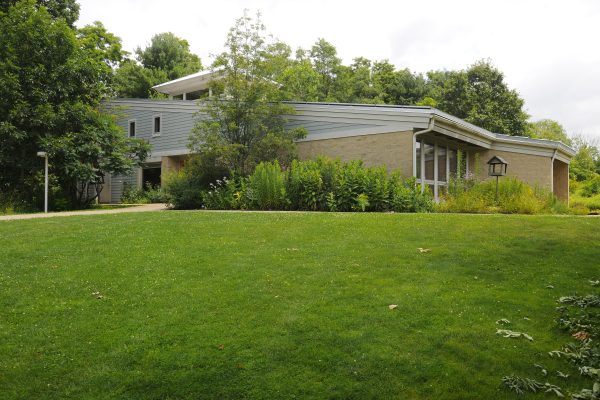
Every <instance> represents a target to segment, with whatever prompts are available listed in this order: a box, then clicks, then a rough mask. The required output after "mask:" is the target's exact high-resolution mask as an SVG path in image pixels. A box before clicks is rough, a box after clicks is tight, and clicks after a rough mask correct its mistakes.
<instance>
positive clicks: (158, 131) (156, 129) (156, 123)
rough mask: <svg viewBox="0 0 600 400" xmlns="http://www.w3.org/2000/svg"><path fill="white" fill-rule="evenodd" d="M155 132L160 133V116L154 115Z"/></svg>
mask: <svg viewBox="0 0 600 400" xmlns="http://www.w3.org/2000/svg"><path fill="white" fill-rule="evenodd" d="M154 133H160V117H154Z"/></svg>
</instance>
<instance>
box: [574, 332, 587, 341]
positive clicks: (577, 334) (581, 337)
mask: <svg viewBox="0 0 600 400" xmlns="http://www.w3.org/2000/svg"><path fill="white" fill-rule="evenodd" d="M571 336H573V337H574V338H575V339H577V340H579V341H581V342H583V341H584V340H586V339H589V338H590V334H589V333H588V332H586V331H579V332H575V333H574V334H572V335H571Z"/></svg>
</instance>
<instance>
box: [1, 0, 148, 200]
mask: <svg viewBox="0 0 600 400" xmlns="http://www.w3.org/2000/svg"><path fill="white" fill-rule="evenodd" d="M0 37H2V39H3V40H2V41H0V192H2V193H12V195H13V196H17V197H19V198H21V199H23V200H25V201H29V202H34V201H35V199H36V197H37V196H38V195H39V193H40V186H39V183H40V182H39V178H40V174H41V171H42V165H43V163H42V162H41V160H40V158H39V157H37V156H36V153H37V152H38V151H40V150H45V151H47V152H48V153H49V156H50V157H49V158H50V172H51V174H52V176H51V177H52V179H51V180H52V182H53V186H54V190H55V192H56V193H55V194H56V196H54V199H57V198H62V200H63V202H64V203H65V206H68V205H71V206H75V205H84V204H83V203H85V202H86V201H87V197H86V196H84V195H82V192H81V191H80V189H81V185H82V184H83V185H87V184H89V183H90V182H92V183H100V182H102V178H103V176H104V175H105V174H106V173H115V172H116V173H118V172H121V173H122V172H125V171H130V170H131V169H132V168H133V167H134V166H136V165H138V164H139V162H140V161H141V160H142V159H143V158H144V157H145V154H146V153H147V151H148V146H147V145H146V144H145V143H143V142H141V141H139V140H131V139H127V138H125V135H124V134H123V133H122V132H119V131H118V130H117V129H118V128H117V127H116V125H115V123H114V121H113V120H112V119H111V118H110V117H108V116H107V115H105V114H103V113H101V112H100V111H99V109H100V108H99V105H100V104H99V103H100V100H101V99H102V98H103V97H104V96H105V95H106V94H107V86H106V84H105V83H104V82H103V81H102V78H103V74H104V73H105V72H106V63H105V62H104V61H103V60H100V59H99V57H98V54H97V53H95V52H94V51H91V49H90V47H89V45H88V44H86V43H85V42H81V41H80V40H78V38H77V36H76V32H75V30H74V29H72V28H71V27H70V26H69V25H68V24H67V22H66V21H65V20H64V19H62V18H58V19H55V18H54V17H53V16H52V15H51V14H50V13H49V12H48V10H47V9H46V8H45V7H43V6H38V4H37V3H36V2H34V1H32V0H29V1H27V0H25V1H20V2H18V3H16V4H15V5H14V6H11V7H9V8H8V9H7V13H0ZM84 170H85V171H84Z"/></svg>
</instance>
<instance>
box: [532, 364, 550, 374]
mask: <svg viewBox="0 0 600 400" xmlns="http://www.w3.org/2000/svg"><path fill="white" fill-rule="evenodd" d="M533 366H534V367H536V368H539V369H540V370H541V372H542V375H544V376H547V375H548V371H547V370H546V368H544V367H542V366H541V365H540V364H533Z"/></svg>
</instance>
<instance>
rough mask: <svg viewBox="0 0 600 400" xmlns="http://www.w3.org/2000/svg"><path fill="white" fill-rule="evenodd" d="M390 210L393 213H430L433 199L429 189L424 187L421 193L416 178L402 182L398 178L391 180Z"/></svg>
mask: <svg viewBox="0 0 600 400" xmlns="http://www.w3.org/2000/svg"><path fill="white" fill-rule="evenodd" d="M392 182H393V184H392V185H391V192H390V194H391V197H390V208H391V210H392V211H395V212H431V211H433V209H434V207H433V197H432V195H431V191H430V190H429V187H428V186H426V187H425V190H424V191H423V193H421V187H420V185H417V180H416V178H414V177H413V178H409V179H407V180H405V181H402V180H401V179H399V178H395V179H393V180H392Z"/></svg>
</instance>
